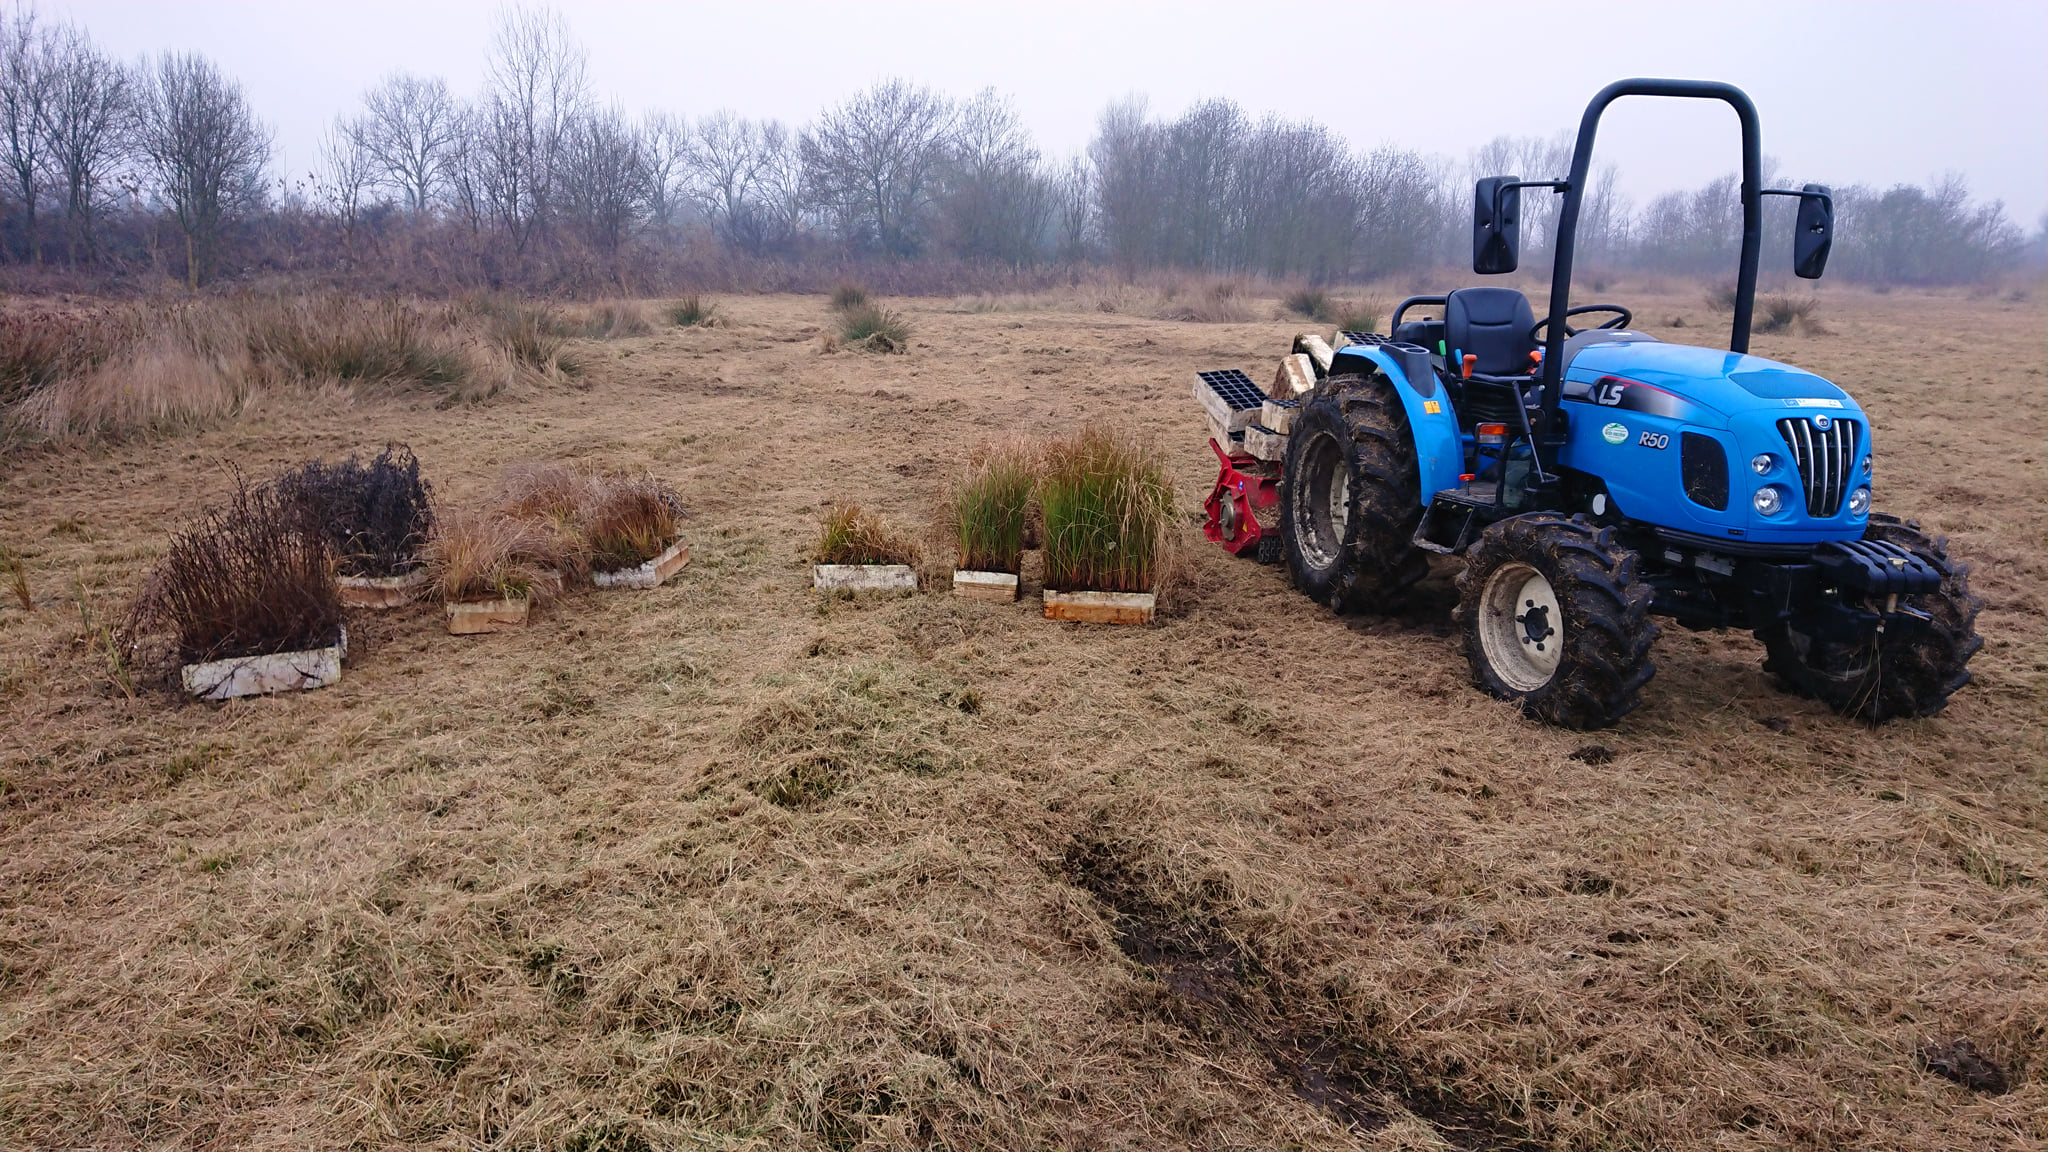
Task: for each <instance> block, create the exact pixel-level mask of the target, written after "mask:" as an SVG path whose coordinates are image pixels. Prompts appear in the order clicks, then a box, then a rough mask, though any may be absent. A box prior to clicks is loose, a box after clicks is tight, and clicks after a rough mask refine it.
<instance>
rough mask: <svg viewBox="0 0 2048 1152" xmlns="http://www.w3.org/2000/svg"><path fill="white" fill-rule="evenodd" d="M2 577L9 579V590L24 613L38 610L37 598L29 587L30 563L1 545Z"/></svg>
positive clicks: (0, 566) (0, 562)
mask: <svg viewBox="0 0 2048 1152" xmlns="http://www.w3.org/2000/svg"><path fill="white" fill-rule="evenodd" d="M0 576H5V577H6V578H7V590H8V592H10V593H12V594H13V596H14V599H15V602H16V603H18V604H20V605H21V610H22V611H23V612H33V611H35V610H36V599H35V596H34V595H32V594H31V593H30V590H29V586H28V562H27V561H26V560H24V559H22V557H21V554H20V553H18V552H16V551H15V550H14V549H12V548H9V547H8V546H7V545H5V544H0Z"/></svg>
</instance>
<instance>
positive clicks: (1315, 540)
mask: <svg viewBox="0 0 2048 1152" xmlns="http://www.w3.org/2000/svg"><path fill="white" fill-rule="evenodd" d="M1308 447H1309V450H1308V451H1307V452H1304V453H1303V454H1302V456H1303V462H1304V464H1305V468H1304V470H1303V471H1304V475H1303V476H1302V478H1301V479H1302V481H1303V490H1302V495H1303V496H1305V497H1306V499H1303V500H1301V501H1299V502H1298V503H1297V504H1296V505H1295V512H1294V535H1295V539H1296V540H1297V541H1299V543H1300V547H1301V551H1302V557H1303V559H1305V560H1306V561H1307V562H1308V564H1309V566H1310V567H1312V568H1315V569H1317V570H1321V569H1325V568H1328V567H1330V566H1331V565H1333V564H1335V563H1336V562H1337V560H1338V557H1339V556H1340V555H1342V553H1343V550H1344V532H1345V530H1346V528H1348V527H1349V525H1350V520H1351V468H1350V466H1349V462H1348V461H1347V460H1346V459H1345V456H1344V450H1343V448H1342V447H1341V446H1339V444H1338V443H1337V440H1336V438H1335V437H1332V436H1329V435H1327V434H1325V435H1322V436H1318V437H1317V438H1316V439H1315V441H1314V442H1313V443H1312V444H1310V445H1309V446H1308Z"/></svg>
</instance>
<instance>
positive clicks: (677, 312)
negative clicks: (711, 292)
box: [667, 292, 718, 328]
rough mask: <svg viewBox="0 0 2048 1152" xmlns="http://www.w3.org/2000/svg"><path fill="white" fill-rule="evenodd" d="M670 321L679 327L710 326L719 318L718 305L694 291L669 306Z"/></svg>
mask: <svg viewBox="0 0 2048 1152" xmlns="http://www.w3.org/2000/svg"><path fill="white" fill-rule="evenodd" d="M667 316H668V322H669V323H670V324H673V325H675V326H676V327H678V328H698V327H710V326H711V325H712V324H713V323H715V322H716V321H717V319H718V305H716V304H713V303H710V302H709V301H706V300H705V299H704V297H703V296H701V295H699V294H698V293H695V292H692V293H690V294H689V295H688V296H684V297H682V298H681V299H679V300H677V301H675V302H674V303H673V304H670V305H669V306H668V312H667Z"/></svg>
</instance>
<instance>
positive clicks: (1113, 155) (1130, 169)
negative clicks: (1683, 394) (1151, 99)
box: [1088, 96, 1165, 277]
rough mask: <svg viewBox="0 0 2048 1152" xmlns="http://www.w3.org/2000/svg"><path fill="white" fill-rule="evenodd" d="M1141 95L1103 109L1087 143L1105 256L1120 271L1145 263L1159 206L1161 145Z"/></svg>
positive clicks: (1152, 248) (1152, 252)
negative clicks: (1106, 251)
mask: <svg viewBox="0 0 2048 1152" xmlns="http://www.w3.org/2000/svg"><path fill="white" fill-rule="evenodd" d="M1158 136H1159V129H1158V128H1157V127H1156V126H1155V125H1154V124H1153V123H1152V122H1151V120H1150V119H1149V118H1148V117H1147V116H1146V109H1145V101H1144V98H1143V97H1140V96H1132V97H1130V98H1128V99H1125V100H1122V101H1119V102H1117V103H1115V104H1112V105H1110V106H1109V107H1108V108H1105V109H1103V112H1102V118H1101V119H1100V120H1099V121H1097V122H1096V128H1095V139H1094V140H1093V141H1091V142H1090V143H1089V145H1088V156H1089V159H1091V160H1092V161H1094V164H1095V208H1096V214H1097V217H1098V219H1099V221H1100V225H1101V229H1102V239H1103V243H1104V245H1105V246H1106V247H1107V248H1108V250H1109V252H1108V255H1109V258H1110V261H1111V262H1112V263H1114V264H1115V265H1116V266H1117V268H1118V269H1119V270H1120V271H1121V272H1122V273H1123V274H1124V275H1125V276H1127V277H1128V276H1133V275H1135V274H1136V273H1137V271H1138V270H1139V269H1140V268H1144V267H1150V266H1151V265H1152V264H1153V263H1154V261H1155V259H1156V256H1157V252H1156V248H1157V244H1156V242H1155V237H1156V236H1157V235H1158V234H1159V231H1160V229H1161V228H1162V226H1163V216H1164V210H1165V190H1164V187H1163V183H1164V178H1165V174H1164V172H1163V167H1164V163H1163V162H1164V160H1165V156H1164V149H1162V148H1161V147H1160V141H1159V139H1158Z"/></svg>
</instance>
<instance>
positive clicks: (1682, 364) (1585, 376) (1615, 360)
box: [1564, 340, 1861, 428]
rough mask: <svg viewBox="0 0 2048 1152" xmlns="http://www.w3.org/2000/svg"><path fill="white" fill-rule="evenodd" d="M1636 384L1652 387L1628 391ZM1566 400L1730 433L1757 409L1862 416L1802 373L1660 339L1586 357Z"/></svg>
mask: <svg viewBox="0 0 2048 1152" xmlns="http://www.w3.org/2000/svg"><path fill="white" fill-rule="evenodd" d="M1617 383H1618V384H1619V385H1620V387H1618V388H1617V387H1616V386H1615V385H1616V384H1617ZM1632 384H1641V385H1647V388H1631V387H1628V385H1632ZM1603 385H1604V388H1603ZM1564 398H1565V399H1567V400H1590V401H1592V402H1593V403H1595V404H1605V406H1607V407H1619V408H1622V409H1624V410H1634V411H1642V412H1649V413H1651V414H1653V415H1657V416H1663V417H1667V418H1670V419H1674V420H1680V421H1683V422H1684V423H1687V424H1693V425H1698V426H1702V427H1710V428H1726V427H1728V421H1729V419H1730V418H1731V417H1734V416H1736V415H1739V414H1743V413H1748V412H1754V411H1756V410H1758V409H1768V410H1771V411H1774V412H1777V413H1779V414H1781V415H1782V414H1786V413H1787V412H1788V411H1790V410H1794V409H1808V410H1811V411H1813V412H1825V413H1828V414H1830V415H1836V414H1839V415H1848V414H1851V413H1860V411H1861V410H1860V409H1859V408H1857V406H1856V401H1854V400H1853V399H1851V398H1850V396H1849V394H1848V393H1847V392H1844V391H1842V390H1841V389H1840V388H1837V387H1835V386H1834V385H1833V384H1830V383H1829V382H1828V381H1826V380H1824V379H1822V378H1821V377H1819V376H1816V375H1814V374H1813V373H1811V372H1808V371H1805V370H1804V369H1800V368H1794V367H1792V366H1791V365H1789V364H1780V363H1778V362H1777V361H1776V360H1766V359H1764V358H1763V357H1761V356H1751V355H1748V354H1746V353H1742V352H1725V351H1720V350H1718V349H1713V348H1695V347H1693V346H1692V345H1690V344H1665V343H1662V342H1659V341H1655V340H1632V341H1626V342H1615V343H1609V344H1594V345H1592V346H1590V347H1587V348H1584V349H1582V350H1580V352H1579V353H1578V355H1576V356H1574V357H1573V358H1572V359H1571V362H1570V364H1569V365H1568V366H1567V368H1566V371H1565V383H1564ZM1609 398H1614V400H1615V402H1608V401H1609Z"/></svg>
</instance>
